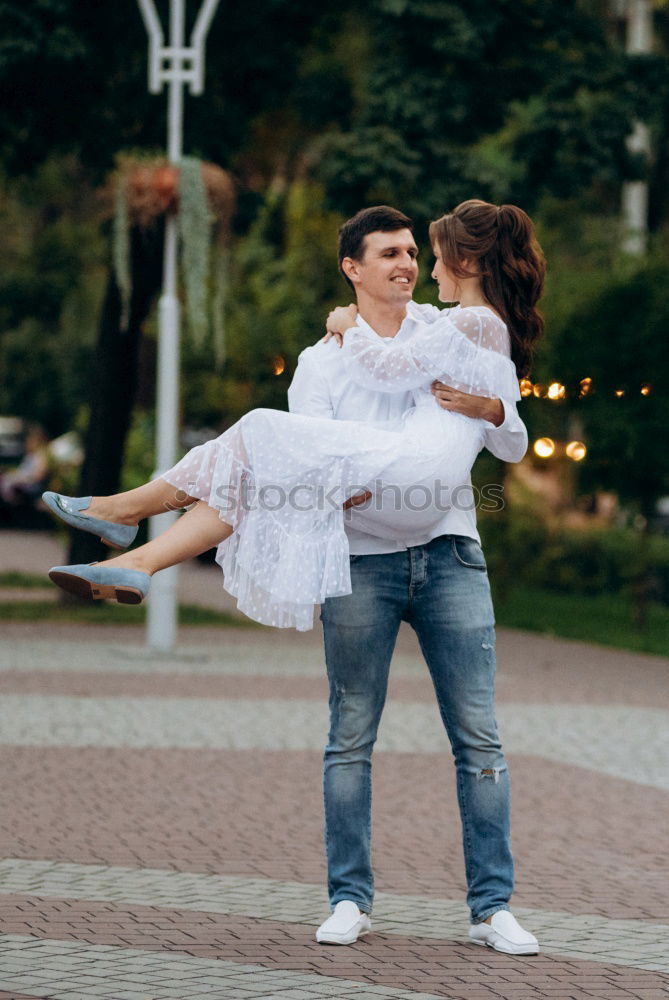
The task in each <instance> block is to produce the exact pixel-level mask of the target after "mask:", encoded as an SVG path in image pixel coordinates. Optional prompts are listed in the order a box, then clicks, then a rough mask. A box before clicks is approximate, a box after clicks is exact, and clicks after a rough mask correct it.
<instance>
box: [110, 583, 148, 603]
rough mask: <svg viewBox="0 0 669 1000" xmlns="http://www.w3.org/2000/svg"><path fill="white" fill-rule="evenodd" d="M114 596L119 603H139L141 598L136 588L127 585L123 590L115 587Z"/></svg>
mask: <svg viewBox="0 0 669 1000" xmlns="http://www.w3.org/2000/svg"><path fill="white" fill-rule="evenodd" d="M110 589H111V588H110ZM114 596H115V600H116V601H118V603H119V604H141V603H142V599H143V598H142V594H140V592H139V591H138V590H131V589H130V588H129V587H126V588H125V589H124V590H118V589H117V590H116V593H115V595H114Z"/></svg>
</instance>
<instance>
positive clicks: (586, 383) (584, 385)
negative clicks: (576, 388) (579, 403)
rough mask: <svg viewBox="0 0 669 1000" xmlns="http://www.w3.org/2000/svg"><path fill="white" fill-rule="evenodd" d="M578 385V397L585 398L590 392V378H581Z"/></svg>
mask: <svg viewBox="0 0 669 1000" xmlns="http://www.w3.org/2000/svg"><path fill="white" fill-rule="evenodd" d="M580 385H581V391H580V393H579V395H580V396H587V395H588V393H589V392H590V390H591V389H592V379H591V378H582V379H581V383H580Z"/></svg>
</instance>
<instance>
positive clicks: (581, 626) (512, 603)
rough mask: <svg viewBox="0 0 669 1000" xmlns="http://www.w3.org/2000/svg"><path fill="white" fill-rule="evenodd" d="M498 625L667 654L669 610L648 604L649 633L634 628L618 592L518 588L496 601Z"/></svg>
mask: <svg viewBox="0 0 669 1000" xmlns="http://www.w3.org/2000/svg"><path fill="white" fill-rule="evenodd" d="M495 612H496V615H497V624H498V625H505V626H506V627H507V628H521V629H527V630H528V631H530V632H545V633H548V634H549V635H556V636H561V637H562V638H564V639H581V640H582V641H583V642H596V643H599V644H601V645H603V646H617V647H618V648H620V649H632V650H634V651H636V652H638V653H657V654H658V655H660V656H669V608H667V607H666V606H664V605H662V604H656V603H653V604H650V606H649V609H648V623H647V626H646V629H645V631H643V632H638V631H636V630H635V628H634V625H633V622H632V607H631V604H630V601H629V600H628V599H627V598H625V597H621V596H619V595H617V594H594V595H593V594H559V593H555V592H553V591H550V590H530V589H526V588H522V587H518V588H516V589H514V590H512V591H511V592H510V593H509V594H508V595H507V596H506V598H504V599H501V598H500V596H499V595H498V596H497V600H496V602H495Z"/></svg>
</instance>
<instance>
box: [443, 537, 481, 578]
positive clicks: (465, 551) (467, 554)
mask: <svg viewBox="0 0 669 1000" xmlns="http://www.w3.org/2000/svg"><path fill="white" fill-rule="evenodd" d="M451 545H452V547H453V555H454V556H455V559H456V561H457V562H459V563H460V565H461V566H466V567H467V569H479V570H482V571H483V572H484V573H485V571H486V569H487V566H486V561H485V556H484V555H483V549H482V548H481V546H480V545H479V543H478V542H477V541H476V540H475V539H474V538H467V537H466V536H465V535H453V536H452V538H451Z"/></svg>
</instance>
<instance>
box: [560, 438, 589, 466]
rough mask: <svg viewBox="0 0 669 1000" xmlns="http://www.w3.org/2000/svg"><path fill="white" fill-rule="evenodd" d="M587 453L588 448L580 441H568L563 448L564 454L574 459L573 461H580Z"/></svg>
mask: <svg viewBox="0 0 669 1000" xmlns="http://www.w3.org/2000/svg"><path fill="white" fill-rule="evenodd" d="M587 453H588V449H587V448H586V447H585V445H584V444H583V442H582V441H570V442H569V444H568V445H567V447H566V448H565V454H566V455H567V456H568V457H569V458H571V459H573V460H574V462H580V461H582V460H583V459H584V458H585V456H586V455H587Z"/></svg>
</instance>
